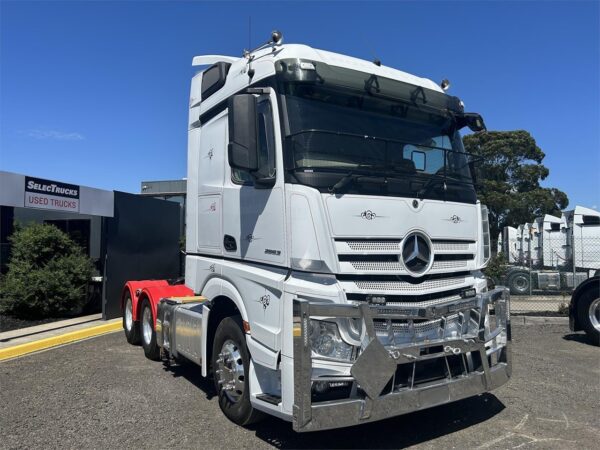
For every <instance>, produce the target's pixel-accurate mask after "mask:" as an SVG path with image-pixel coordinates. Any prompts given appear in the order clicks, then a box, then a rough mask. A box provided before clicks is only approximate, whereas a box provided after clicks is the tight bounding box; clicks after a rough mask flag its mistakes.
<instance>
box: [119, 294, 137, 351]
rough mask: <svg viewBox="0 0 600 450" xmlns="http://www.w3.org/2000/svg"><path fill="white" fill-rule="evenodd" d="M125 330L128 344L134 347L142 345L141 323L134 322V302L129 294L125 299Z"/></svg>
mask: <svg viewBox="0 0 600 450" xmlns="http://www.w3.org/2000/svg"><path fill="white" fill-rule="evenodd" d="M123 329H124V330H125V337H126V338H127V342H129V343H130V344H133V345H135V344H139V343H140V322H139V321H138V322H136V321H135V320H133V302H132V301H131V295H129V293H127V295H126V297H125V303H124V308H123Z"/></svg>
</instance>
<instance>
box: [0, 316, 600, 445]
mask: <svg viewBox="0 0 600 450" xmlns="http://www.w3.org/2000/svg"><path fill="white" fill-rule="evenodd" d="M513 335H514V340H513V344H514V345H513V357H514V370H513V378H512V380H511V381H510V382H509V383H508V384H507V385H505V386H503V387H501V388H500V389H498V390H497V391H495V392H494V393H493V394H485V395H482V396H479V397H475V398H471V399H467V400H463V401H461V402H457V403H454V404H450V405H444V406H440V407H436V408H433V409H430V410H426V411H421V412H418V413H414V414H410V415H406V416H402V417H397V418H393V419H388V420H385V421H382V422H378V423H373V424H367V425H362V426H358V427H354V428H347V429H342V430H334V431H327V432H318V433H310V434H296V433H294V432H293V431H292V429H291V426H290V424H289V423H286V422H283V421H281V420H278V419H274V418H269V419H267V420H265V421H264V422H261V423H260V424H257V425H255V426H253V427H252V428H250V429H244V428H241V427H238V426H235V425H233V424H232V423H231V422H229V421H228V420H227V419H225V417H224V416H223V415H222V414H221V412H220V410H219V406H218V405H217V401H216V399H215V398H214V397H213V391H212V389H211V388H210V384H209V383H208V382H206V381H203V379H202V378H201V377H200V376H199V371H198V370H197V369H195V368H194V366H182V367H179V368H175V369H170V370H166V369H165V368H163V366H162V364H161V363H156V362H151V361H148V360H146V359H145V358H144V355H143V352H142V350H141V349H140V348H139V347H132V346H129V345H127V344H126V342H125V338H124V336H123V334H122V333H120V332H119V333H114V334H110V335H106V336H102V337H98V338H94V339H90V340H87V341H83V342H79V343H76V344H72V345H68V346H65V347H60V348H56V349H53V350H49V351H46V352H42V353H38V354H34V355H30V356H25V357H22V358H19V359H15V360H12V361H6V362H3V363H0V385H1V388H0V448H32V447H37V448H39V447H43V448H142V447H143V448H169V447H180V448H222V447H223V448H224V447H227V448H252V449H257V448H267V447H280V448H402V447H409V446H414V447H415V448H423V449H426V448H444V449H446V448H455V447H459V448H525V449H527V448H544V449H546V448H551V449H565V448H567V449H576V448H578V449H581V448H584V449H592V448H599V440H598V435H599V432H600V413H599V412H598V404H600V351H599V350H598V348H597V347H593V346H591V345H589V344H588V343H587V342H586V340H585V338H584V337H583V336H582V335H579V334H570V333H569V331H568V329H567V328H566V327H565V326H564V325H535V326H528V327H524V326H515V327H513Z"/></svg>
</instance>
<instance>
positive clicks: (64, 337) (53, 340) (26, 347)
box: [0, 319, 122, 361]
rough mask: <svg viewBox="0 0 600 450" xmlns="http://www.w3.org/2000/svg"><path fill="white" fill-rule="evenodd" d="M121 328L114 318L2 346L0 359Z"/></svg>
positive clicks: (117, 320)
mask: <svg viewBox="0 0 600 450" xmlns="http://www.w3.org/2000/svg"><path fill="white" fill-rule="evenodd" d="M121 328H122V325H121V319H115V320H114V321H109V322H107V323H104V324H102V325H98V326H95V327H89V328H84V329H82V330H76V331H71V332H68V333H64V334H60V335H58V336H51V337H48V338H44V339H38V340H37V341H32V342H27V343H25V344H18V345H14V346H12V347H7V348H2V349H0V361H4V360H6V359H10V358H16V357H18V356H23V355H27V354H28V353H33V352H38V351H40V350H45V349H47V348H51V347H56V346H58V345H64V344H68V343H71V342H76V341H80V340H82V339H87V338H90V337H94V336H100V335H102V334H107V333H112V332H114V331H118V330H120V329H121Z"/></svg>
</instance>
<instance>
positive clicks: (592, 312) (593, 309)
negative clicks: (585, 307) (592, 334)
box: [588, 298, 600, 331]
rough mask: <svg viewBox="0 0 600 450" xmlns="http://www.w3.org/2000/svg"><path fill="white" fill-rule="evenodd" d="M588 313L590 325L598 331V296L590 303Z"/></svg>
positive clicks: (599, 304) (599, 305) (599, 327)
mask: <svg viewBox="0 0 600 450" xmlns="http://www.w3.org/2000/svg"><path fill="white" fill-rule="evenodd" d="M588 315H589V318H590V322H591V324H592V326H593V327H594V328H595V329H596V330H597V331H600V298H597V299H596V300H594V301H593V302H592V303H591V304H590V309H589V311H588Z"/></svg>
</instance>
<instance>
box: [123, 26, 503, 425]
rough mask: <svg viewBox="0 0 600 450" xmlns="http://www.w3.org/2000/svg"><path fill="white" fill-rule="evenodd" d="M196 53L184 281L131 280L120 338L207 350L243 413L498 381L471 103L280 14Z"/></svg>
mask: <svg viewBox="0 0 600 450" xmlns="http://www.w3.org/2000/svg"><path fill="white" fill-rule="evenodd" d="M194 65H197V66H205V67H206V66H208V67H207V68H205V69H204V70H202V71H201V72H199V73H197V74H196V75H195V76H194V78H193V79H192V86H191V94H190V110H189V124H188V125H189V130H188V133H189V141H188V142H189V143H188V176H187V180H188V181H187V226H186V233H187V234H186V268H185V285H169V284H168V283H166V282H164V283H163V282H159V283H162V284H159V285H149V284H148V282H145V281H141V282H130V283H128V284H127V285H126V287H125V289H124V294H123V304H124V314H125V316H124V317H125V318H124V327H125V331H126V334H127V336H128V339H129V340H130V342H138V341H140V340H141V341H142V344H143V345H144V349H145V350H146V354H147V355H148V356H149V357H151V358H158V357H162V358H164V359H166V360H172V359H175V360H176V359H179V358H185V359H188V360H191V361H193V362H195V363H197V364H199V365H200V366H201V371H202V372H201V373H202V375H203V376H210V375H212V376H213V377H214V380H215V387H216V389H217V391H218V396H219V404H220V406H221V409H222V410H223V412H224V414H225V415H227V417H229V418H230V419H231V420H233V421H234V422H236V423H238V424H241V425H246V424H248V423H250V422H252V421H254V420H256V419H257V418H258V417H259V416H260V414H261V413H267V414H271V415H274V416H277V417H280V418H282V419H284V420H288V421H291V422H292V423H293V427H294V429H295V430H297V431H314V430H322V429H329V428H337V427H344V426H350V425H354V424H360V423H365V422H369V421H374V420H380V419H384V418H387V417H392V416H395V415H400V414H404V413H408V412H411V411H416V410H420V409H424V408H428V407H431V406H435V405H439V404H442V403H447V402H450V401H454V400H458V399H462V398H465V397H469V396H473V395H477V394H480V393H483V392H486V391H490V390H492V389H494V388H496V387H498V386H500V385H502V384H503V383H505V382H506V381H507V380H508V379H509V377H510V375H511V360H510V338H511V337H510V322H509V295H508V292H507V291H506V290H505V289H503V288H496V289H493V290H488V284H487V280H486V279H485V277H484V276H483V274H482V272H481V269H482V268H483V267H485V265H486V264H487V262H488V260H489V257H490V237H489V226H488V222H487V209H486V207H485V206H483V205H481V204H480V203H479V202H478V201H477V198H476V195H475V189H474V185H473V180H472V178H471V170H470V167H471V165H472V159H471V157H470V155H468V154H467V153H465V151H464V148H463V146H462V141H461V137H460V133H459V130H460V129H461V128H463V127H465V126H468V127H470V128H471V129H472V130H474V131H480V130H483V129H484V125H483V121H482V119H481V117H480V116H479V115H478V114H469V113H465V112H464V110H463V105H462V102H461V101H460V100H459V99H458V98H456V97H452V96H449V95H447V94H446V93H445V92H444V90H443V89H442V88H440V87H439V86H438V85H437V84H435V83H434V82H432V81H430V80H427V79H424V78H419V77H416V76H413V75H410V74H407V73H405V72H401V71H398V70H395V69H392V68H388V67H385V66H381V65H380V64H376V63H372V62H368V61H364V60H359V59H356V58H352V57H348V56H344V55H340V54H335V53H330V52H327V51H322V50H316V49H313V48H310V47H307V46H304V45H284V44H282V42H281V35H280V34H279V33H277V32H274V34H273V37H272V40H271V41H270V42H268V43H267V44H265V45H264V46H261V47H260V48H258V49H256V50H253V51H251V52H245V54H244V56H243V57H242V58H233V57H223V56H200V57H196V58H194ZM153 283H157V282H153ZM171 289H172V290H173V292H172V293H170V292H169V291H170V290H171Z"/></svg>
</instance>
